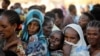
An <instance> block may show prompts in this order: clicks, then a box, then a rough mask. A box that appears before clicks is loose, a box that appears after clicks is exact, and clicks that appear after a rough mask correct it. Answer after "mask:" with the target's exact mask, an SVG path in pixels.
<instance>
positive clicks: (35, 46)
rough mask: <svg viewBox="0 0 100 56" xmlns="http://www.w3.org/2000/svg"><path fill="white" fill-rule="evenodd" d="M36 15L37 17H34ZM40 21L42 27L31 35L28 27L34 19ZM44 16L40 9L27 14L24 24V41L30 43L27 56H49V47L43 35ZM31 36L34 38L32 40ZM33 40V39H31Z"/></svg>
mask: <svg viewBox="0 0 100 56" xmlns="http://www.w3.org/2000/svg"><path fill="white" fill-rule="evenodd" d="M34 16H36V17H34ZM34 20H35V21H38V22H39V25H40V29H39V31H38V32H37V33H36V34H33V35H32V36H30V37H29V34H28V30H27V27H28V25H29V23H31V22H32V21H34ZM43 22H44V16H43V14H42V13H41V12H40V11H39V10H35V9H34V10H30V11H29V12H28V14H27V16H26V21H25V22H24V24H23V30H22V35H23V36H22V41H24V42H26V43H28V45H27V49H26V55H27V56H49V53H48V49H47V41H46V39H45V37H44V35H43V30H42V24H43ZM30 38H33V39H34V40H33V41H32V40H31V39H30ZM30 40H31V41H30Z"/></svg>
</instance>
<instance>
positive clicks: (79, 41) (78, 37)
mask: <svg viewBox="0 0 100 56" xmlns="http://www.w3.org/2000/svg"><path fill="white" fill-rule="evenodd" d="M64 35H65V37H64V38H65V43H67V44H69V45H71V46H72V48H71V49H70V51H69V52H70V55H69V56H89V52H88V51H87V45H86V42H85V40H84V36H83V31H82V29H81V27H80V26H79V25H77V24H69V25H67V26H66V27H65V28H64ZM64 53H66V52H64Z"/></svg>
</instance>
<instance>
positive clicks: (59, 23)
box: [54, 14, 63, 29]
mask: <svg viewBox="0 0 100 56" xmlns="http://www.w3.org/2000/svg"><path fill="white" fill-rule="evenodd" d="M55 17H56V19H55V22H54V23H55V25H56V26H57V27H59V28H60V29H61V28H62V26H61V25H62V22H63V18H59V17H58V15H57V14H55Z"/></svg>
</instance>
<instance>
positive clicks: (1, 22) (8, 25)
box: [0, 10, 25, 56]
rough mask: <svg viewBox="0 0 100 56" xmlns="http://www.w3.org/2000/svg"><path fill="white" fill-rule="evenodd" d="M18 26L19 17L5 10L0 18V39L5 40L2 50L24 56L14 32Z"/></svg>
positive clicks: (19, 41)
mask: <svg viewBox="0 0 100 56" xmlns="http://www.w3.org/2000/svg"><path fill="white" fill-rule="evenodd" d="M19 25H20V17H19V15H18V14H17V13H16V12H14V11H11V10H6V11H4V12H3V13H2V14H1V17H0V37H3V38H4V39H5V43H4V47H3V50H4V51H6V50H11V51H13V52H15V53H17V54H18V55H19V56H25V53H24V50H23V46H22V42H21V40H20V39H19V38H18V37H17V34H16V31H17V30H18V27H19Z"/></svg>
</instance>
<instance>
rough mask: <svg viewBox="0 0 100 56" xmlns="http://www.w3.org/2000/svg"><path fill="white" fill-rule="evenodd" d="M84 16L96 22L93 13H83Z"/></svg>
mask: <svg viewBox="0 0 100 56" xmlns="http://www.w3.org/2000/svg"><path fill="white" fill-rule="evenodd" d="M82 14H84V15H86V16H88V18H89V20H90V21H92V20H95V18H94V16H93V15H92V14H91V13H88V12H83V13H82Z"/></svg>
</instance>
